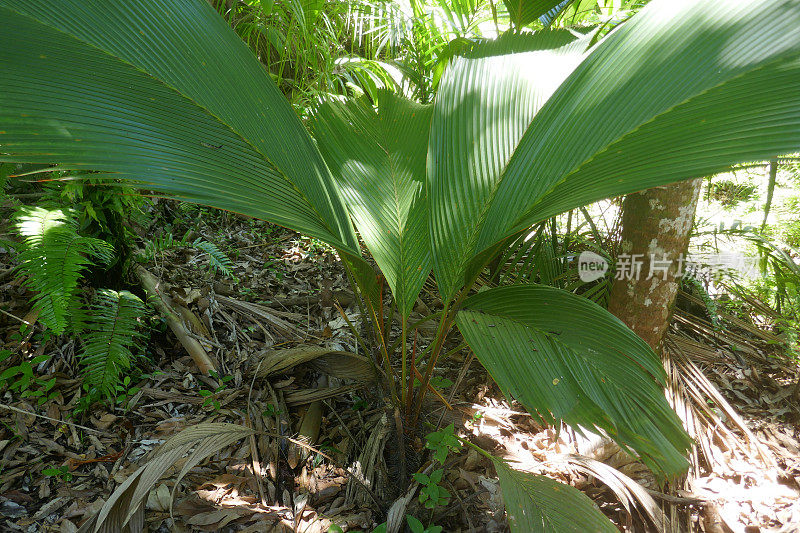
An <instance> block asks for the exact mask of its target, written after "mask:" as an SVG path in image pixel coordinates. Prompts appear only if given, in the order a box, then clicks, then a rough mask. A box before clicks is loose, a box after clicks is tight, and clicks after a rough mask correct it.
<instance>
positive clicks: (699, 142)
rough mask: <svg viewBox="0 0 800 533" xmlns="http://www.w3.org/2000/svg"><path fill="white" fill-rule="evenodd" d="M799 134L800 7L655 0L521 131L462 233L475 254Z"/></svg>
mask: <svg viewBox="0 0 800 533" xmlns="http://www.w3.org/2000/svg"><path fill="white" fill-rule="evenodd" d="M491 103H492V102H491V101H488V102H486V103H485V105H491ZM799 122H800V2H797V1H789V2H775V1H774V0H747V1H739V2H716V1H711V0H703V1H696V0H679V1H676V0H656V1H654V2H651V3H650V4H649V5H648V6H647V7H645V8H644V9H643V10H642V11H641V12H640V13H638V14H637V15H635V16H634V17H633V18H632V19H631V20H630V21H629V22H627V23H625V24H623V25H622V26H621V27H619V28H618V29H617V30H615V31H614V32H612V33H611V34H610V35H609V36H608V37H607V38H606V39H605V40H604V41H603V42H602V43H600V44H599V45H598V46H597V47H596V49H595V50H594V51H593V52H592V53H591V54H590V55H589V57H588V58H587V59H586V60H585V61H583V62H582V63H581V64H580V66H579V67H578V68H577V69H576V70H575V72H573V73H572V75H571V76H570V77H569V78H568V79H567V80H566V81H565V82H564V83H563V84H562V85H561V87H559V89H558V91H556V93H555V94H554V95H553V96H552V98H551V99H550V100H549V101H548V102H547V104H546V105H545V106H544V107H543V108H542V110H541V111H540V113H539V114H538V115H537V116H536V118H535V119H534V120H533V123H532V124H531V126H530V128H528V130H527V131H526V133H525V135H524V137H523V138H522V140H521V141H520V144H519V147H518V148H517V149H516V151H515V153H514V156H513V157H512V158H511V160H510V161H509V163H508V166H507V168H506V169H505V171H504V173H503V176H502V179H501V180H500V182H499V184H498V186H497V190H496V194H494V196H493V197H492V198H491V199H490V200H488V201H487V205H488V204H491V205H488V208H487V209H486V211H485V218H484V219H482V220H481V221H474V222H472V223H474V224H479V225H480V226H481V229H480V236H479V237H478V239H477V240H476V248H475V249H476V251H479V250H482V249H484V248H488V247H490V246H492V245H493V244H494V243H495V242H498V241H499V240H501V239H502V238H505V237H506V236H508V235H511V234H513V233H515V232H516V231H518V230H520V229H522V228H524V227H526V226H529V225H531V224H532V223H534V222H536V221H539V220H543V219H546V218H547V217H549V216H552V215H554V214H556V213H559V212H562V211H564V210H567V209H570V208H573V207H576V206H579V205H582V204H586V203H590V202H592V201H595V200H598V199H601V198H605V197H609V196H616V195H621V194H625V193H630V192H634V191H638V190H643V189H647V188H651V187H655V186H659V185H665V184H668V183H671V182H674V181H678V180H683V179H688V178H695V177H701V176H706V175H709V174H712V173H714V172H718V171H722V170H724V169H726V168H728V167H729V166H730V165H731V164H734V163H737V162H741V161H750V160H759V159H768V158H770V157H773V156H775V155H776V154H781V153H786V152H790V151H793V150H796V149H797V146H800V128H798V126H797V125H798V123H799Z"/></svg>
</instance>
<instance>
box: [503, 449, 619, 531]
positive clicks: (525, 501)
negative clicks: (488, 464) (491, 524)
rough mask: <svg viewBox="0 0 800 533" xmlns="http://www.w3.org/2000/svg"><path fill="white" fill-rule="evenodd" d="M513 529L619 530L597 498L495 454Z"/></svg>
mask: <svg viewBox="0 0 800 533" xmlns="http://www.w3.org/2000/svg"><path fill="white" fill-rule="evenodd" d="M492 462H493V463H494V466H495V469H496V470H497V477H498V478H499V479H500V488H501V489H502V490H503V500H504V501H505V504H506V512H507V513H508V525H509V527H510V528H511V531H519V532H524V533H571V532H574V533H587V532H591V533H616V532H617V531H618V530H617V528H616V527H615V526H614V524H612V523H611V521H610V520H609V519H608V518H606V517H605V515H603V513H601V512H600V510H599V509H598V508H597V507H596V506H595V504H594V502H592V500H590V499H589V497H588V496H586V495H585V494H584V493H582V492H581V491H579V490H578V489H576V488H574V487H570V486H569V485H565V484H563V483H559V482H558V481H555V480H552V479H550V478H548V477H545V476H539V475H536V474H528V473H525V472H519V471H517V470H514V469H512V468H511V467H510V466H508V465H507V464H506V462H505V461H503V460H502V459H498V458H495V457H493V458H492Z"/></svg>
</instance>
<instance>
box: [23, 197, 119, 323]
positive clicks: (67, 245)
mask: <svg viewBox="0 0 800 533" xmlns="http://www.w3.org/2000/svg"><path fill="white" fill-rule="evenodd" d="M15 219H16V226H17V232H18V233H19V235H20V236H21V237H22V238H23V249H22V251H21V252H20V254H19V260H20V265H19V267H18V271H19V272H21V273H23V274H24V275H25V276H27V279H26V280H25V282H24V286H25V287H27V288H28V289H30V290H31V291H33V292H34V293H35V296H34V297H33V304H34V307H36V308H37V309H38V310H39V320H41V321H42V323H44V324H45V325H46V326H47V327H49V328H50V329H52V330H53V331H54V332H55V333H57V334H61V333H63V332H64V330H65V329H66V327H67V324H68V318H69V311H70V307H71V306H72V305H73V303H74V298H75V292H76V290H77V288H78V281H79V280H80V277H81V275H82V273H83V271H84V270H85V269H86V267H88V266H89V265H92V264H95V261H99V262H102V263H104V264H108V263H109V262H110V261H111V260H112V258H113V252H114V250H113V248H112V247H111V246H110V245H109V244H108V243H106V242H105V241H102V240H100V239H93V238H91V237H83V236H81V235H78V227H77V223H76V221H75V220H74V219H73V218H72V216H71V213H70V212H69V211H68V210H64V209H45V208H42V207H23V208H22V209H20V210H19V211H18V212H17V214H16V215H15Z"/></svg>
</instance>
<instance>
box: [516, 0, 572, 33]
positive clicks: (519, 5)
mask: <svg viewBox="0 0 800 533" xmlns="http://www.w3.org/2000/svg"><path fill="white" fill-rule="evenodd" d="M503 3H504V4H505V5H506V9H508V15H509V16H510V17H511V20H512V21H513V22H514V24H515V25H516V26H517V27H522V26H527V25H528V24H530V23H531V22H533V21H534V20H536V19H538V18H539V17H541V16H542V15H546V14H548V13H549V12H551V11H556V12H557V11H558V10H560V9H563V8H564V7H566V5H564V6H563V7H560V9H559V6H561V4H566V2H564V0H503Z"/></svg>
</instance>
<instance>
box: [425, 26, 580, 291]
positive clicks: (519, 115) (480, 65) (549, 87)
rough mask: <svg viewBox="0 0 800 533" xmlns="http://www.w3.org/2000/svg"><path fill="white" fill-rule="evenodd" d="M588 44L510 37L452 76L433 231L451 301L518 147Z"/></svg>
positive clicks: (431, 182)
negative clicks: (502, 177)
mask: <svg viewBox="0 0 800 533" xmlns="http://www.w3.org/2000/svg"><path fill="white" fill-rule="evenodd" d="M588 40H589V38H588V37H584V38H581V39H579V38H578V37H576V36H575V35H573V34H572V33H570V32H567V31H564V30H559V31H542V32H539V33H536V34H533V35H507V36H505V37H503V38H501V39H500V40H498V41H496V42H493V43H489V44H486V45H482V46H478V45H476V47H475V49H474V51H473V52H472V53H470V54H468V55H467V56H466V57H460V58H458V59H456V60H455V61H454V62H453V64H452V65H451V66H450V68H449V69H448V70H447V71H446V72H445V74H444V76H443V78H442V81H441V84H440V87H439V93H438V95H437V97H436V102H435V105H434V111H433V119H432V122H431V133H430V141H429V146H428V187H429V195H430V197H429V201H430V206H431V207H430V219H429V220H430V223H429V228H430V235H431V242H432V245H433V261H434V271H435V272H436V279H437V282H438V284H439V290H440V291H441V292H442V296H443V297H444V298H446V299H447V298H450V297H452V296H453V294H454V292H455V291H456V290H457V289H458V288H459V287H460V286H461V284H462V283H463V275H464V271H465V269H466V267H467V265H468V262H469V260H470V259H472V257H473V255H474V253H473V251H474V248H475V240H476V239H477V236H478V235H477V231H478V229H479V225H478V223H479V221H480V220H481V219H482V218H483V216H484V214H485V210H486V208H487V207H488V205H489V202H490V200H491V198H492V196H493V194H494V192H495V189H496V187H497V184H498V180H499V179H500V177H501V175H502V172H503V170H504V169H505V167H506V165H507V164H508V161H509V159H510V158H511V154H512V153H513V151H514V148H515V147H516V146H517V143H518V142H519V140H520V138H521V137H522V135H523V133H524V132H525V129H526V128H527V127H528V125H529V124H530V122H531V120H532V119H533V117H534V115H535V113H536V112H537V111H538V109H539V108H540V107H541V106H542V105H543V104H544V103H545V101H546V100H547V98H548V97H549V96H550V94H551V93H552V92H553V91H554V90H556V88H557V87H558V85H559V83H561V81H562V80H563V79H565V78H566V77H567V76H568V75H569V73H570V72H572V70H573V69H574V68H575V66H576V65H577V64H578V62H579V61H580V59H581V57H582V54H583V51H584V50H585V48H586V46H587V44H588Z"/></svg>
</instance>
